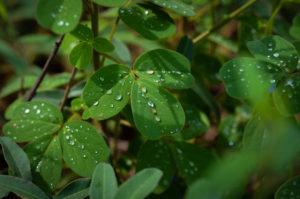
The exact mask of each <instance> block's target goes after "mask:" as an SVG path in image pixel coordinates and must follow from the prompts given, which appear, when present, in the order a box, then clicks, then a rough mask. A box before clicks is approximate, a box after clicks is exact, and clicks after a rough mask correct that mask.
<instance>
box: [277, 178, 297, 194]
mask: <svg viewBox="0 0 300 199" xmlns="http://www.w3.org/2000/svg"><path fill="white" fill-rule="evenodd" d="M299 197H300V176H296V177H294V178H291V179H289V180H288V181H287V182H285V183H284V184H282V185H281V186H280V187H279V189H278V190H277V191H276V194H275V199H292V198H299Z"/></svg>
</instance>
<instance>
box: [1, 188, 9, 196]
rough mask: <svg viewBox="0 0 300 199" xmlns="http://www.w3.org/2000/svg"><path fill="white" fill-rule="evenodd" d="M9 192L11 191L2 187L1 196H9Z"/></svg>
mask: <svg viewBox="0 0 300 199" xmlns="http://www.w3.org/2000/svg"><path fill="white" fill-rule="evenodd" d="M8 194H9V191H7V190H4V189H0V198H4V197H7V195H8Z"/></svg>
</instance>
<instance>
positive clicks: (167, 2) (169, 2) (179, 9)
mask: <svg viewBox="0 0 300 199" xmlns="http://www.w3.org/2000/svg"><path fill="white" fill-rule="evenodd" d="M148 1H150V2H152V3H154V4H156V5H159V6H162V7H164V8H167V9H170V10H172V11H174V12H175V13H177V14H180V15H182V16H186V17H192V16H194V15H195V12H194V8H193V6H191V5H188V4H186V3H184V2H183V1H182V0H148Z"/></svg>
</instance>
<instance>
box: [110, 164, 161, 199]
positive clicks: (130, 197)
mask: <svg viewBox="0 0 300 199" xmlns="http://www.w3.org/2000/svg"><path fill="white" fill-rule="evenodd" d="M161 176H162V172H161V171H160V170H159V169H154V168H148V169H144V170H142V171H140V172H138V173H137V174H135V175H134V176H133V177H131V178H130V179H129V180H128V181H126V182H125V183H124V184H122V185H121V186H120V188H119V190H118V192H117V194H116V196H115V199H143V198H145V197H146V196H147V195H148V194H150V193H151V192H152V191H153V189H154V188H155V187H156V186H157V184H158V182H159V180H160V178H161Z"/></svg>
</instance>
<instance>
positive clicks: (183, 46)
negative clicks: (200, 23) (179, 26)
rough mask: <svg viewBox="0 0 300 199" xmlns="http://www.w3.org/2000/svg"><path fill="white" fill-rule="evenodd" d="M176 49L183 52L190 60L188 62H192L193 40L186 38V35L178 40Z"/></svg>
mask: <svg viewBox="0 0 300 199" xmlns="http://www.w3.org/2000/svg"><path fill="white" fill-rule="evenodd" d="M176 51H177V52H179V53H181V54H183V55H184V56H185V57H186V58H187V59H188V60H189V61H190V63H192V62H193V58H194V43H193V40H191V39H190V38H188V37H187V36H186V35H185V36H184V37H182V39H181V40H180V42H179V44H178V46H177V49H176Z"/></svg>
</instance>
